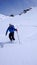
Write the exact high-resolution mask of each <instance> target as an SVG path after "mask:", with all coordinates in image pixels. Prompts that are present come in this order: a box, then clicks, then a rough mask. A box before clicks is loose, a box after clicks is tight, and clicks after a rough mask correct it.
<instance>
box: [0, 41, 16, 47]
mask: <svg viewBox="0 0 37 65" xmlns="http://www.w3.org/2000/svg"><path fill="white" fill-rule="evenodd" d="M5 44H16V42H15V41H12V42H11V41H8V42H0V47H1V48H3V47H4V45H5Z"/></svg>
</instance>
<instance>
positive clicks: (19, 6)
mask: <svg viewBox="0 0 37 65" xmlns="http://www.w3.org/2000/svg"><path fill="white" fill-rule="evenodd" d="M32 6H37V0H0V14H5V15H10V14H18V13H20V12H21V11H22V10H23V9H26V8H28V7H32Z"/></svg>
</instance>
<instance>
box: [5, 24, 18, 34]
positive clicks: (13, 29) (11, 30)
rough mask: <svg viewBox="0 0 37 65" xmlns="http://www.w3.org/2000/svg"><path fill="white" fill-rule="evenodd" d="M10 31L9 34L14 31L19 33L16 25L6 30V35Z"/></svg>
mask: <svg viewBox="0 0 37 65" xmlns="http://www.w3.org/2000/svg"><path fill="white" fill-rule="evenodd" d="M8 31H9V32H14V31H17V29H15V27H14V25H11V26H9V27H8V28H7V30H6V35H7V33H8Z"/></svg>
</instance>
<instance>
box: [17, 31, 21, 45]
mask: <svg viewBox="0 0 37 65" xmlns="http://www.w3.org/2000/svg"><path fill="white" fill-rule="evenodd" d="M17 37H18V41H19V44H20V38H19V35H18V32H17Z"/></svg>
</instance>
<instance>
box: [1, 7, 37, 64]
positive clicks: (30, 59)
mask: <svg viewBox="0 0 37 65" xmlns="http://www.w3.org/2000/svg"><path fill="white" fill-rule="evenodd" d="M10 23H11V24H14V25H15V27H16V28H17V29H18V35H19V39H20V44H19V40H18V36H17V33H16V32H15V39H16V40H15V41H13V42H12V43H10V40H9V38H8V35H7V36H6V35H5V33H6V30H7V28H8V26H9V24H10ZM8 34H9V32H8ZM0 65H37V7H33V8H32V9H31V10H30V11H29V12H27V13H26V14H22V15H16V16H15V17H9V16H5V15H2V14H0Z"/></svg>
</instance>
